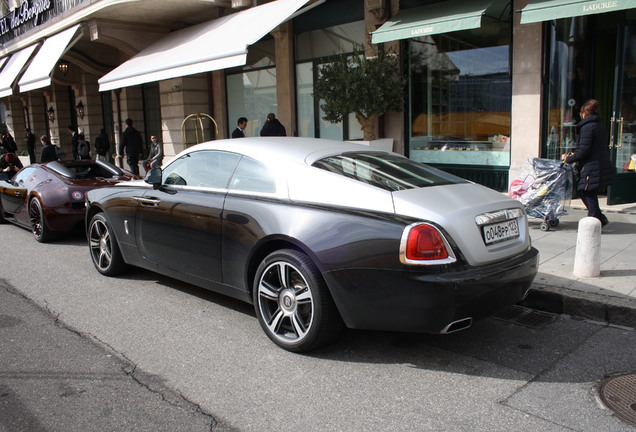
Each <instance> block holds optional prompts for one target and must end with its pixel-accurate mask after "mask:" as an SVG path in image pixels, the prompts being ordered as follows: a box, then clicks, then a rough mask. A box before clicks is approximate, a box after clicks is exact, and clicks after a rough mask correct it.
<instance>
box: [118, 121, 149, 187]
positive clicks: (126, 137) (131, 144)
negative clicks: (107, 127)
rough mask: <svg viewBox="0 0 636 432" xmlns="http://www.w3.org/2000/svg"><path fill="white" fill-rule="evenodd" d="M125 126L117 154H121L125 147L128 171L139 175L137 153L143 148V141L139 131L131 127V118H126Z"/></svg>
mask: <svg viewBox="0 0 636 432" xmlns="http://www.w3.org/2000/svg"><path fill="white" fill-rule="evenodd" d="M126 126H127V127H126V130H125V131H124V133H123V134H122V137H121V142H120V143H119V156H120V157H122V156H123V154H124V149H125V150H126V162H128V166H129V167H130V171H132V172H133V173H134V174H136V175H139V155H140V154H141V150H142V149H143V145H144V142H143V140H142V138H141V133H139V131H138V130H137V129H135V128H134V127H133V121H132V119H129V118H128V119H126Z"/></svg>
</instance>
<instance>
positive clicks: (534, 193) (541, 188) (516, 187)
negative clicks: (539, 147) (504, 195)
mask: <svg viewBox="0 0 636 432" xmlns="http://www.w3.org/2000/svg"><path fill="white" fill-rule="evenodd" d="M508 195H509V196H510V197H512V198H515V199H516V200H519V201H520V202H521V203H522V204H523V206H524V207H525V209H526V213H528V215H530V216H532V217H535V218H539V219H543V222H541V231H549V230H550V228H551V227H556V226H558V225H559V216H563V215H566V214H567V213H568V212H567V207H568V206H569V205H570V200H571V198H572V166H571V165H569V164H564V163H562V162H560V161H557V160H552V159H540V158H529V159H528V160H526V161H525V162H524V163H523V165H522V166H521V175H520V178H519V179H518V180H514V181H513V182H512V183H511V184H510V190H509V192H508Z"/></svg>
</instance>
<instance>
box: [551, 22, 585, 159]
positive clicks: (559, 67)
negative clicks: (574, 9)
mask: <svg viewBox="0 0 636 432" xmlns="http://www.w3.org/2000/svg"><path fill="white" fill-rule="evenodd" d="M586 22H587V20H586V19H583V18H569V19H562V20H557V21H552V22H550V23H549V26H548V28H549V38H550V40H549V43H548V46H549V54H548V55H549V59H548V64H549V71H548V88H547V92H546V97H547V99H546V105H547V122H546V124H547V137H546V138H545V140H544V143H545V145H546V150H545V153H544V154H545V156H546V157H547V158H548V159H555V160H557V159H559V158H560V157H561V155H562V154H563V153H568V152H570V151H573V150H574V147H575V146H576V135H575V133H576V128H575V125H576V123H577V122H578V121H579V120H580V117H579V111H580V108H581V104H582V103H583V102H584V99H585V95H584V90H585V89H584V83H585V67H584V65H585V64H586V62H587V61H588V60H587V59H586V58H585V57H586V56H588V55H590V50H589V49H586V48H585V45H584V43H583V41H585V40H586V37H585V33H586V27H587V26H586Z"/></svg>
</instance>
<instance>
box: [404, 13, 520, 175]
mask: <svg viewBox="0 0 636 432" xmlns="http://www.w3.org/2000/svg"><path fill="white" fill-rule="evenodd" d="M491 24H492V25H490V26H486V27H484V28H481V29H476V30H469V31H461V32H453V33H449V34H443V35H434V36H426V37H421V38H416V39H412V41H411V43H410V53H409V61H410V79H409V86H410V89H409V91H410V95H411V103H410V110H409V111H410V158H411V159H414V160H417V161H420V162H425V163H433V164H453V165H456V164H460V165H461V164H466V165H486V166H508V165H509V160H510V156H509V155H510V144H511V143H510V107H511V100H512V86H511V79H510V63H509V46H508V41H509V38H508V36H507V35H508V32H509V26H508V23H500V24H498V25H497V24H496V23H491Z"/></svg>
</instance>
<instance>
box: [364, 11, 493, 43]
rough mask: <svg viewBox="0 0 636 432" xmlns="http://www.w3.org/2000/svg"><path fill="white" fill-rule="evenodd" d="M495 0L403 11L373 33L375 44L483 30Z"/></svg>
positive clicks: (372, 40)
mask: <svg viewBox="0 0 636 432" xmlns="http://www.w3.org/2000/svg"><path fill="white" fill-rule="evenodd" d="M494 3H496V1H494V0H471V1H469V2H468V1H465V0H452V1H445V2H441V3H433V4H430V5H426V6H417V7H414V8H410V9H404V10H402V11H400V12H398V13H397V14H395V16H393V17H392V18H391V19H389V20H388V21H387V22H385V23H384V24H382V26H381V27H380V28H379V29H377V30H376V31H374V32H373V33H371V42H372V43H382V42H391V41H394V40H399V39H408V38H413V37H419V36H429V35H434V34H440V33H448V32H453V31H458V30H469V29H474V28H478V27H481V19H482V16H483V15H484V14H485V13H486V10H487V9H488V8H489V7H490V6H491V5H493V4H494Z"/></svg>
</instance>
